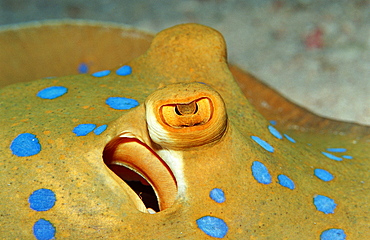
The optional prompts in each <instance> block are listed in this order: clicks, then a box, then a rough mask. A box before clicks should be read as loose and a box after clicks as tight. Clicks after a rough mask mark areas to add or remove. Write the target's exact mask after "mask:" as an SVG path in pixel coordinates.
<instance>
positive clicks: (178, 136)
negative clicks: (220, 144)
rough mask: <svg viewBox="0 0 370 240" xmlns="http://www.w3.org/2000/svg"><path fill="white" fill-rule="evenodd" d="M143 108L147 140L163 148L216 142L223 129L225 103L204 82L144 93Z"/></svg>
mask: <svg viewBox="0 0 370 240" xmlns="http://www.w3.org/2000/svg"><path fill="white" fill-rule="evenodd" d="M145 110H146V114H145V116H146V122H147V127H148V132H149V135H150V138H151V140H152V141H153V142H154V143H156V144H158V145H159V146H161V147H162V148H165V149H171V150H184V149H190V148H191V147H197V146H203V145H206V144H211V143H216V142H217V141H218V140H220V139H221V138H222V136H224V134H225V132H226V131H227V126H228V124H227V113H226V108H225V103H224V101H223V99H222V97H221V95H220V94H219V93H218V92H216V91H215V90H213V89H212V88H211V87H210V86H207V85H205V84H201V83H178V84H173V85H167V86H166V87H164V88H161V89H159V90H157V91H155V92H154V93H152V94H151V95H149V96H148V98H147V99H146V101H145Z"/></svg>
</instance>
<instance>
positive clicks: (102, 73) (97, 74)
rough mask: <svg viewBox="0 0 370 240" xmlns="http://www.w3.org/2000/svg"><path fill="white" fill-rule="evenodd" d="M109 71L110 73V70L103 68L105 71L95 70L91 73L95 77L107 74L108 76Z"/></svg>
mask: <svg viewBox="0 0 370 240" xmlns="http://www.w3.org/2000/svg"><path fill="white" fill-rule="evenodd" d="M109 73H110V70H103V71H100V72H95V73H93V74H91V75H92V76H94V77H105V76H108V75H109Z"/></svg>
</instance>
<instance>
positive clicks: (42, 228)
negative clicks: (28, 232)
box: [33, 219, 55, 240]
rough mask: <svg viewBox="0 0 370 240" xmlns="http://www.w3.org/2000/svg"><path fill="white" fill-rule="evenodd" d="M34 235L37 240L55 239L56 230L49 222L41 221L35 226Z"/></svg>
mask: <svg viewBox="0 0 370 240" xmlns="http://www.w3.org/2000/svg"><path fill="white" fill-rule="evenodd" d="M33 235H35V237H36V239H37V240H50V239H54V237H55V228H54V226H53V225H52V224H51V223H50V222H49V221H47V220H45V219H40V220H38V221H37V222H36V223H35V224H34V225H33Z"/></svg>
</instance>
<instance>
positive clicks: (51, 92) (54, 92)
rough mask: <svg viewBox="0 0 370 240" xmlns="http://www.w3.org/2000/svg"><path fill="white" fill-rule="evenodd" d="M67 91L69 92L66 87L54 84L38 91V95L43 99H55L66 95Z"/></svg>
mask: <svg viewBox="0 0 370 240" xmlns="http://www.w3.org/2000/svg"><path fill="white" fill-rule="evenodd" d="M66 92H68V89H67V88H66V87H62V86H53V87H48V88H44V89H42V90H41V91H39V92H38V93H37V96H38V97H40V98H43V99H54V98H57V97H60V96H62V95H64V94H65V93H66Z"/></svg>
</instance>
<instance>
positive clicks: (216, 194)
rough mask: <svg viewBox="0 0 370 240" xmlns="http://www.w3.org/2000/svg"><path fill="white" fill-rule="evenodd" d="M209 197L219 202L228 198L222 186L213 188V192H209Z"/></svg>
mask: <svg viewBox="0 0 370 240" xmlns="http://www.w3.org/2000/svg"><path fill="white" fill-rule="evenodd" d="M209 197H210V198H211V199H212V200H213V201H215V202H217V203H223V202H225V200H226V198H225V193H224V191H222V189H220V188H214V189H212V190H211V192H210V193H209Z"/></svg>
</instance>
